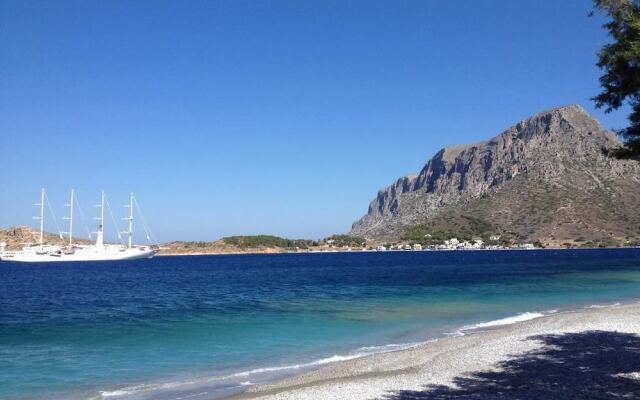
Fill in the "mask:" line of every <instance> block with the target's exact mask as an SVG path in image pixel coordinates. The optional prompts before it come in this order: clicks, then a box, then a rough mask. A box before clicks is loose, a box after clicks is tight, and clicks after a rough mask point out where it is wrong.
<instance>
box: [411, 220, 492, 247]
mask: <svg viewBox="0 0 640 400" xmlns="http://www.w3.org/2000/svg"><path fill="white" fill-rule="evenodd" d="M494 233H496V232H495V228H494V226H493V225H492V224H491V223H490V222H489V221H487V220H485V219H483V218H480V217H476V216H472V215H459V216H456V217H452V218H450V219H447V221H446V223H442V222H439V223H436V222H434V221H427V222H425V223H424V224H421V225H417V226H414V227H411V228H409V229H407V230H406V231H405V232H404V234H403V235H402V239H403V240H406V241H409V242H411V243H420V244H421V245H423V246H433V245H438V244H442V243H443V242H444V241H445V240H447V239H451V238H454V237H455V238H457V239H459V240H468V241H471V240H473V238H477V237H481V238H482V239H483V240H485V241H487V240H488V238H489V236H491V235H492V234H494Z"/></svg>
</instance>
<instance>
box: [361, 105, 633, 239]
mask: <svg viewBox="0 0 640 400" xmlns="http://www.w3.org/2000/svg"><path fill="white" fill-rule="evenodd" d="M618 146H620V141H619V140H618V138H617V137H616V136H615V134H613V133H612V132H609V131H606V130H604V129H603V128H602V127H601V125H600V124H599V123H598V121H596V120H595V119H594V118H593V117H591V116H590V115H588V114H587V113H586V111H585V110H584V109H582V107H580V106H578V105H572V106H568V107H561V108H556V109H552V110H549V111H545V112H542V113H539V114H536V115H534V116H532V117H530V118H528V119H525V120H523V121H520V122H518V123H517V124H516V125H514V126H512V127H511V128H509V129H507V130H506V131H504V132H503V133H501V134H499V135H497V136H495V137H494V138H492V139H490V140H488V141H485V142H481V143H476V144H471V145H463V146H455V147H449V148H445V149H442V150H440V151H439V152H438V153H437V154H436V155H435V156H433V158H431V160H429V161H428V162H427V164H426V165H425V166H424V168H423V169H422V170H421V171H420V173H419V174H417V175H411V176H406V177H402V178H400V179H398V180H397V181H396V182H395V183H394V184H393V185H391V186H389V187H387V188H385V189H382V190H380V191H379V192H378V195H377V196H376V198H375V199H374V200H373V201H372V202H371V204H370V205H369V210H368V212H367V214H366V215H365V216H364V217H362V218H361V219H360V220H358V221H356V222H355V223H354V224H353V227H352V230H351V234H352V235H357V236H362V237H365V238H367V239H373V240H378V241H382V240H401V239H404V240H413V241H421V242H429V241H431V240H434V238H440V237H455V236H461V237H484V238H485V239H488V238H489V237H491V236H494V238H496V237H497V236H500V239H499V240H504V241H511V242H536V241H539V242H541V243H543V244H548V245H556V246H558V245H563V244H565V243H566V244H572V245H595V246H597V245H625V244H629V243H638V242H639V241H640V213H638V208H639V207H640V162H638V161H634V160H617V159H613V158H611V157H609V156H608V155H607V153H608V152H609V151H610V150H611V149H612V148H615V147H618Z"/></svg>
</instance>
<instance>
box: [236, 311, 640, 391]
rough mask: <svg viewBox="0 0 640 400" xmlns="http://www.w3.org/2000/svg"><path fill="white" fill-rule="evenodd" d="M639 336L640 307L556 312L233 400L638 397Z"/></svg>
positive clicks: (337, 367) (329, 369)
mask: <svg viewBox="0 0 640 400" xmlns="http://www.w3.org/2000/svg"><path fill="white" fill-rule="evenodd" d="M638 334H640V303H631V304H624V305H620V304H615V305H610V306H606V307H598V308H585V309H580V310H573V311H565V312H558V313H555V314H551V315H546V316H541V317H539V318H534V319H531V320H528V321H523V322H518V323H515V324H510V325H503V326H496V327H492V328H491V329H486V330H480V331H473V332H469V333H463V332H461V333H460V334H459V335H454V336H450V337H445V338H442V339H438V340H434V341H431V342H428V343H425V344H422V345H418V346H416V347H413V348H410V349H406V350H401V351H396V352H389V353H384V354H375V355H371V356H368V357H363V358H359V359H355V360H348V361H343V362H339V363H335V364H331V365H329V366H326V367H324V368H322V369H319V370H316V371H313V372H309V373H306V374H303V375H300V376H295V377H291V378H288V379H284V380H282V381H279V382H276V383H272V384H267V385H261V386H255V387H251V388H249V389H248V390H247V391H246V392H244V393H243V394H241V395H237V396H233V397H231V398H232V399H236V400H240V399H264V400H266V399H273V400H276V399H277V400H284V399H350V400H358V399H363V400H364V399H378V398H384V399H421V398H425V399H426V398H498V397H500V396H502V395H505V396H506V397H501V398H514V397H520V398H522V397H525V398H526V397H531V398H534V397H538V398H540V397H539V396H543V397H547V398H548V397H549V396H551V397H556V398H557V397H563V398H567V397H566V396H598V395H605V397H617V396H622V397H624V398H640V391H638V390H639V389H640V337H639V336H638ZM518 382H519V383H520V386H518V385H519V383H518ZM532 382H536V384H532ZM509 394H511V395H509ZM607 394H609V395H608V396H607ZM575 398H578V397H575Z"/></svg>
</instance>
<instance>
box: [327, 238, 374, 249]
mask: <svg viewBox="0 0 640 400" xmlns="http://www.w3.org/2000/svg"><path fill="white" fill-rule="evenodd" d="M329 241H332V242H331V243H332V244H333V245H335V246H338V247H360V246H362V245H363V244H364V243H365V240H364V238H361V237H360V236H351V235H331V236H329V237H328V238H325V239H324V242H325V243H327V242H329Z"/></svg>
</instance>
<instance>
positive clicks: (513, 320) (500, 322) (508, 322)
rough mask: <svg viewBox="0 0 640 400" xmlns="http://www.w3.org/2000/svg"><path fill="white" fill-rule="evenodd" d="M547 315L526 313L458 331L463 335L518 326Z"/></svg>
mask: <svg viewBox="0 0 640 400" xmlns="http://www.w3.org/2000/svg"><path fill="white" fill-rule="evenodd" d="M544 315H545V314H543V313H539V312H525V313H522V314H518V315H513V316H511V317H507V318H501V319H496V320H493V321H487V322H480V323H477V324H474V325H466V326H463V327H462V328H460V329H459V330H458V332H460V333H463V332H464V331H470V330H473V329H483V328H492V327H494V326H502V325H511V324H517V323H518V322H524V321H529V320H532V319H536V318H540V317H544Z"/></svg>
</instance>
